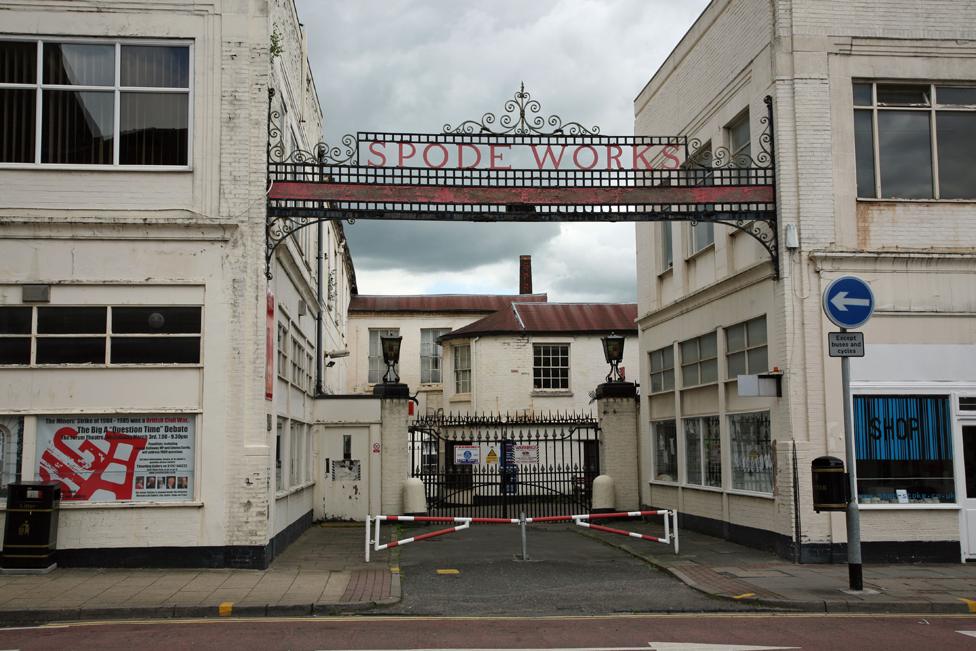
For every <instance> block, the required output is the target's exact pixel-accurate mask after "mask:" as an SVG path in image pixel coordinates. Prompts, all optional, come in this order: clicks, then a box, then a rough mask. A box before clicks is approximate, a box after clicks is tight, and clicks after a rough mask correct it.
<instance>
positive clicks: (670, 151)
mask: <svg viewBox="0 0 976 651" xmlns="http://www.w3.org/2000/svg"><path fill="white" fill-rule="evenodd" d="M677 151H678V148H677V147H675V146H674V145H668V146H667V147H665V148H664V149H663V150H661V155H662V156H664V158H666V159H667V160H669V161H672V163H673V164H671V165H668V164H667V163H662V164H661V167H662V168H664V169H668V170H676V169H678V168H679V167H681V161H680V160H678V157H677V156H675V155H674V154H675V153H676V152H677Z"/></svg>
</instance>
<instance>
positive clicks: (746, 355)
mask: <svg viewBox="0 0 976 651" xmlns="http://www.w3.org/2000/svg"><path fill="white" fill-rule="evenodd" d="M725 358H726V361H727V362H728V372H729V379H732V378H735V377H736V376H738V375H747V374H753V373H764V372H766V371H768V370H769V360H768V352H767V349H766V317H765V316H761V317H758V318H755V319H752V320H750V321H746V322H744V323H738V324H736V325H734V326H729V327H728V328H726V329H725Z"/></svg>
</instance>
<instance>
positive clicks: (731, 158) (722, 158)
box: [686, 95, 773, 169]
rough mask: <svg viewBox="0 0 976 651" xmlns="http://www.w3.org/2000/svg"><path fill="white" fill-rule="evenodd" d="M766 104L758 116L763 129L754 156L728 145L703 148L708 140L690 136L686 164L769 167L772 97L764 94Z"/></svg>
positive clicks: (770, 163) (771, 149)
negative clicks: (734, 151)
mask: <svg viewBox="0 0 976 651" xmlns="http://www.w3.org/2000/svg"><path fill="white" fill-rule="evenodd" d="M763 102H764V103H765V104H766V109H767V110H766V115H763V116H761V117H760V118H759V124H761V125H763V131H762V133H760V134H759V138H758V143H759V151H758V152H757V153H756V155H755V156H751V155H750V154H746V153H743V152H738V153H733V152H732V151H731V150H730V149H729V148H728V147H711V148H709V149H705V150H703V149H702V147H703V146H704V145H705V144H707V142H708V141H702V139H701V138H692V139H691V140H689V141H688V151H689V155H688V162H687V163H686V165H687V166H688V167H693V168H702V169H707V168H711V169H721V168H726V167H741V168H748V167H753V168H769V167H772V165H773V108H772V106H773V105H772V102H773V98H772V97H770V96H769V95H766V96H765V97H764V98H763Z"/></svg>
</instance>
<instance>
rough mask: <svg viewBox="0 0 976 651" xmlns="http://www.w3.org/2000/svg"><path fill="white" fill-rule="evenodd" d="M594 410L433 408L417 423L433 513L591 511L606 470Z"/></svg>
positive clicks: (414, 445) (414, 442)
mask: <svg viewBox="0 0 976 651" xmlns="http://www.w3.org/2000/svg"><path fill="white" fill-rule="evenodd" d="M599 434H600V428H599V425H598V424H597V421H596V419H595V418H594V417H593V416H592V415H590V414H551V413H547V414H544V415H536V414H521V413H520V414H478V415H468V414H457V415H455V414H433V415H427V416H421V417H419V418H418V419H417V420H416V421H414V422H413V423H412V424H411V425H410V455H411V465H410V467H411V474H412V475H413V476H414V477H417V478H419V479H421V480H422V481H423V482H424V486H425V488H426V491H427V508H428V510H429V512H430V514H431V515H442V516H454V517H498V518H514V517H518V515H519V513H521V512H523V511H524V512H525V514H526V515H527V516H533V517H539V516H546V515H573V514H576V513H588V512H589V511H590V506H591V504H592V487H593V479H594V478H595V477H596V476H597V475H598V474H599V473H600V436H599Z"/></svg>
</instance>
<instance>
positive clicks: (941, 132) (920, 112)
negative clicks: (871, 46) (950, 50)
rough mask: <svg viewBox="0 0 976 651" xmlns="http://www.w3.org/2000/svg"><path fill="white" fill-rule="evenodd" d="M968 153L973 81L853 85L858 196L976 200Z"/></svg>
mask: <svg viewBox="0 0 976 651" xmlns="http://www.w3.org/2000/svg"><path fill="white" fill-rule="evenodd" d="M933 134H934V135H933ZM974 151H976V86H953V85H941V84H902V83H873V82H871V83H855V84H854V158H855V162H856V167H857V196H858V197H861V198H868V199H879V198H885V199H887V198H899V199H976V184H974V183H973V172H972V169H973V165H974V164H976V154H974V153H973V152H974Z"/></svg>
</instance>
